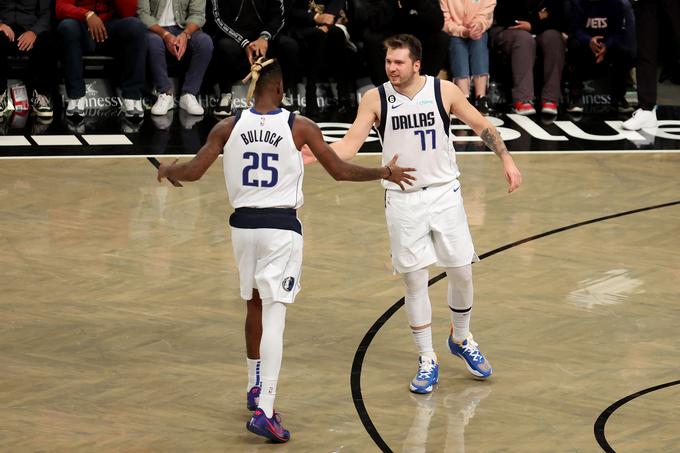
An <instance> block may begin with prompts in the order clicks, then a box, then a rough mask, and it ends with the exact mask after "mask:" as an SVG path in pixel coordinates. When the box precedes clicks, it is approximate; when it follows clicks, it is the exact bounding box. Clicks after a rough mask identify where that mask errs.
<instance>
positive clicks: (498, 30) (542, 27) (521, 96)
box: [490, 0, 566, 115]
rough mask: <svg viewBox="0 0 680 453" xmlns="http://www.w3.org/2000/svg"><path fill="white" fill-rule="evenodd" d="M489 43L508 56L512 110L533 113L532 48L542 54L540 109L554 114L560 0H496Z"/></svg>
mask: <svg viewBox="0 0 680 453" xmlns="http://www.w3.org/2000/svg"><path fill="white" fill-rule="evenodd" d="M494 16H495V17H496V24H497V26H496V27H493V28H492V29H491V31H490V39H491V43H492V44H491V45H492V47H493V48H499V49H501V50H502V51H503V53H504V54H506V55H507V56H509V57H510V64H511V67H512V82H513V86H512V100H513V112H514V113H518V114H520V115H533V114H534V113H536V110H535V109H534V62H535V61H536V48H537V47H538V49H540V51H541V54H542V56H543V89H542V91H541V104H542V112H543V113H545V114H548V115H555V114H557V104H558V102H559V100H560V95H561V83H562V70H563V69H564V53H565V44H564V39H563V38H562V32H564V31H565V30H566V26H565V20H564V2H563V0H498V2H497V5H496V10H495V12H494Z"/></svg>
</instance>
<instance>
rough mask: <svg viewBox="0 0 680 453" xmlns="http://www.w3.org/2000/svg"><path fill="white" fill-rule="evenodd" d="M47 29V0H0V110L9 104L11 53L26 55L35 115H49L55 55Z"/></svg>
mask: <svg viewBox="0 0 680 453" xmlns="http://www.w3.org/2000/svg"><path fill="white" fill-rule="evenodd" d="M53 43H54V38H53V36H52V34H51V32H50V3H49V0H14V1H9V0H0V112H4V111H5V110H6V109H7V105H8V102H7V100H8V94H7V77H8V75H9V74H8V73H9V63H8V61H7V57H8V56H10V55H27V56H28V57H29V74H30V75H29V79H28V80H27V81H26V84H27V89H28V93H29V94H31V93H32V99H31V106H32V108H33V111H34V112H35V114H36V115H37V116H40V117H52V101H51V95H52V92H53V91H54V88H55V87H54V84H53V80H54V73H55V72H56V68H57V59H56V56H55V52H54V48H53Z"/></svg>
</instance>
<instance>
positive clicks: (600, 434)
mask: <svg viewBox="0 0 680 453" xmlns="http://www.w3.org/2000/svg"><path fill="white" fill-rule="evenodd" d="M678 384H680V380H679V381H672V382H666V383H665V384H659V385H655V386H654V387H649V388H646V389H644V390H640V391H639V392H635V393H633V394H631V395H628V396H626V397H625V398H621V399H620V400H618V401H617V402H615V403H614V404H612V405H611V406H609V407H608V408H606V409H605V410H604V411H602V413H601V414H600V416H599V417H597V420H596V421H595V425H594V426H593V431H594V432H595V439H596V440H597V443H598V444H600V447H602V449H603V450H604V451H605V452H607V453H616V451H615V450H614V449H613V448H612V446H611V445H609V442H607V438H606V437H605V435H604V427H605V425H606V424H607V420H608V419H609V417H610V416H611V415H612V414H613V413H614V412H615V411H616V410H617V409H618V408H619V407H621V406H623V405H624V404H626V403H628V402H630V401H632V400H634V399H635V398H637V397H638V396H642V395H646V394H647V393H651V392H655V391H657V390H661V389H664V388H666V387H671V386H673V385H678Z"/></svg>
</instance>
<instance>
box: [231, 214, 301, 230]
mask: <svg viewBox="0 0 680 453" xmlns="http://www.w3.org/2000/svg"><path fill="white" fill-rule="evenodd" d="M229 225H231V226H232V227H234V228H244V229H260V228H270V229H274V230H288V231H294V232H296V233H298V234H299V235H302V224H301V223H300V220H298V218H297V211H296V210H295V209H293V208H236V209H235V210H234V212H233V213H232V214H231V216H229Z"/></svg>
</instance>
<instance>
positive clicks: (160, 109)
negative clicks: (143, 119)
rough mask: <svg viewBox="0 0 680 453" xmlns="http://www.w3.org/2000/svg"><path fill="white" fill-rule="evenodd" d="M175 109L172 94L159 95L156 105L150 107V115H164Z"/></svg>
mask: <svg viewBox="0 0 680 453" xmlns="http://www.w3.org/2000/svg"><path fill="white" fill-rule="evenodd" d="M174 108H175V97H174V96H173V95H172V94H165V93H161V94H160V95H158V99H156V103H155V104H154V105H153V107H151V114H152V115H165V114H166V113H168V111H169V110H172V109H174Z"/></svg>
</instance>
